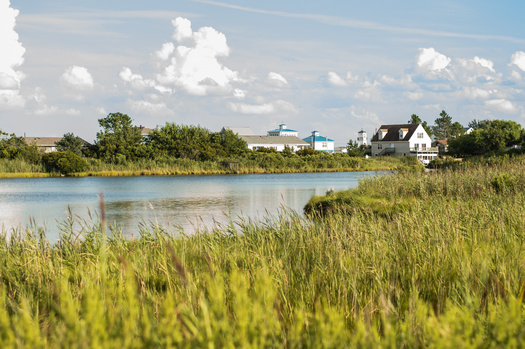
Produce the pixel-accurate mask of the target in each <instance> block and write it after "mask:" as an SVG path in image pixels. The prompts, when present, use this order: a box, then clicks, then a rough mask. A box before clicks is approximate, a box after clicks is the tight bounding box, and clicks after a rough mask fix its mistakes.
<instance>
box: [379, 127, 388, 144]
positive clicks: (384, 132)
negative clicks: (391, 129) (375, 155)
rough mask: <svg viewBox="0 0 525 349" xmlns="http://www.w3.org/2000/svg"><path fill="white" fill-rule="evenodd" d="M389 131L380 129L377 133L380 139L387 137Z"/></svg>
mask: <svg viewBox="0 0 525 349" xmlns="http://www.w3.org/2000/svg"><path fill="white" fill-rule="evenodd" d="M387 133H388V129H380V130H379V132H378V133H377V135H378V136H379V140H380V141H381V140H383V138H385V136H386V134H387Z"/></svg>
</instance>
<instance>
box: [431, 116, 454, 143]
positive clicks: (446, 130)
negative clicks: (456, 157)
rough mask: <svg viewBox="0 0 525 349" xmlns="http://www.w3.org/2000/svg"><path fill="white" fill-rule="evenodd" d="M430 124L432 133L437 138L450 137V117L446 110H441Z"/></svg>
mask: <svg viewBox="0 0 525 349" xmlns="http://www.w3.org/2000/svg"><path fill="white" fill-rule="evenodd" d="M434 124H435V125H434V126H432V134H434V136H436V138H437V139H450V138H451V136H452V117H451V116H450V115H448V114H447V112H446V111H444V110H442V111H441V113H440V114H439V118H437V119H436V120H435V121H434Z"/></svg>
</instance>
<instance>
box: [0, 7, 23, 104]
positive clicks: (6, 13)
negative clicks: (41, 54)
mask: <svg viewBox="0 0 525 349" xmlns="http://www.w3.org/2000/svg"><path fill="white" fill-rule="evenodd" d="M10 6H11V4H10V1H9V0H0V47H1V48H2V53H1V54H0V107H1V108H13V107H22V106H23V105H24V99H23V98H22V97H21V96H20V95H19V93H18V91H19V89H20V81H21V80H22V78H23V76H24V74H23V73H22V72H21V71H17V70H15V69H16V68H18V67H20V66H21V65H22V63H24V53H25V48H24V47H23V46H22V44H21V43H20V42H19V41H18V38H19V37H18V34H17V33H16V31H15V24H16V17H17V16H18V13H19V11H18V10H15V9H13V8H11V7H10Z"/></svg>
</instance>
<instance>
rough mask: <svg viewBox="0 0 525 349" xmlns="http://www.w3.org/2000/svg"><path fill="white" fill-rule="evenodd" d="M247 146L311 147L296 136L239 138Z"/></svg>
mask: <svg viewBox="0 0 525 349" xmlns="http://www.w3.org/2000/svg"><path fill="white" fill-rule="evenodd" d="M239 137H240V138H241V139H242V140H243V141H245V142H246V143H247V144H293V145H309V144H308V143H306V142H305V141H303V140H302V139H301V138H299V137H295V136H239Z"/></svg>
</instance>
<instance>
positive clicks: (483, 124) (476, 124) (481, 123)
mask: <svg viewBox="0 0 525 349" xmlns="http://www.w3.org/2000/svg"><path fill="white" fill-rule="evenodd" d="M489 124H490V120H488V119H484V120H476V119H474V120H472V121H471V122H469V123H468V127H469V128H472V130H483V129H486V128H487V126H488V125H489Z"/></svg>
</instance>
